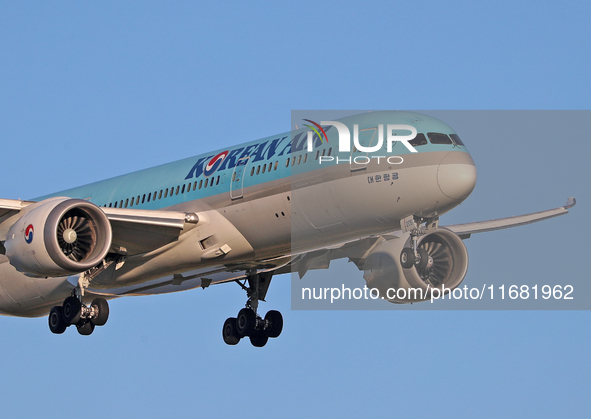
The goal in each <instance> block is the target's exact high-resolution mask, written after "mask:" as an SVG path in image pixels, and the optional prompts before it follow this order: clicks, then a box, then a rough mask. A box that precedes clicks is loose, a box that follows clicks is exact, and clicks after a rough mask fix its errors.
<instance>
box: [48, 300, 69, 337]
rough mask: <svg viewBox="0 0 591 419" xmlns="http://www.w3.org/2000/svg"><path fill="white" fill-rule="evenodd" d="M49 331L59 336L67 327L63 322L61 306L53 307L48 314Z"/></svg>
mask: <svg viewBox="0 0 591 419" xmlns="http://www.w3.org/2000/svg"><path fill="white" fill-rule="evenodd" d="M48 321H49V330H51V332H52V333H55V334H56V335H61V334H62V333H64V332H65V331H66V329H67V328H68V325H67V324H66V322H65V321H64V316H63V308H62V307H61V306H55V307H53V308H52V309H51V311H50V312H49V318H48Z"/></svg>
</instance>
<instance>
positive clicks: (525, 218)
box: [276, 197, 577, 278]
mask: <svg viewBox="0 0 591 419" xmlns="http://www.w3.org/2000/svg"><path fill="white" fill-rule="evenodd" d="M576 203H577V201H576V199H575V198H572V197H571V198H568V200H567V202H566V204H565V205H564V206H562V207H558V208H554V209H549V210H545V211H539V212H534V213H531V214H524V215H517V216H514V217H506V218H499V219H496V220H488V221H476V222H472V223H466V224H455V225H453V224H452V225H447V226H443V227H445V228H446V229H448V230H451V231H452V232H454V233H455V234H457V235H458V236H459V237H460V238H461V239H463V240H464V239H468V238H469V237H470V236H471V235H472V234H475V233H484V232H486V231H494V230H502V229H504V228H510V227H517V226H522V225H526V224H531V223H535V222H538V221H543V220H547V219H549V218H553V217H558V216H560V215H564V214H568V210H569V209H570V208H572V207H574V206H575V205H576ZM399 236H400V231H397V232H392V233H390V234H383V235H379V236H369V237H365V238H363V239H359V240H355V241H352V242H347V243H340V244H337V245H334V246H331V247H330V248H324V249H316V250H313V251H311V252H308V253H304V254H301V255H297V256H296V257H294V259H293V260H292V262H291V263H290V264H289V265H288V266H284V267H282V268H281V269H280V270H279V271H278V272H276V273H289V272H298V274H299V277H300V278H303V277H304V275H305V274H306V272H308V271H309V270H313V269H328V267H329V266H330V262H331V261H332V260H335V259H341V258H345V257H346V258H348V259H349V261H350V262H353V263H354V264H355V265H356V266H357V267H358V268H359V269H361V266H362V265H363V261H364V260H365V258H366V256H367V255H368V254H369V253H370V252H371V251H372V250H373V249H374V248H375V247H376V246H377V245H378V244H380V243H381V242H383V241H384V240H391V239H397V238H399Z"/></svg>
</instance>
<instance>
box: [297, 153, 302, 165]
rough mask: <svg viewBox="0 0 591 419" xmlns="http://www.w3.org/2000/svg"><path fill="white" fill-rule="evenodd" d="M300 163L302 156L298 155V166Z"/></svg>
mask: <svg viewBox="0 0 591 419" xmlns="http://www.w3.org/2000/svg"><path fill="white" fill-rule="evenodd" d="M301 162H302V155H301V154H300V155H299V156H298V164H300V163H301Z"/></svg>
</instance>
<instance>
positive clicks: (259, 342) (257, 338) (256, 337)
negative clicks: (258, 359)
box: [249, 330, 269, 348]
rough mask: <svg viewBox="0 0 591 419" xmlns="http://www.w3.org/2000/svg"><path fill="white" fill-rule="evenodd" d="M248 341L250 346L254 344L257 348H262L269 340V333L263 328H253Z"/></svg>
mask: <svg viewBox="0 0 591 419" xmlns="http://www.w3.org/2000/svg"><path fill="white" fill-rule="evenodd" d="M249 339H250V343H251V344H252V346H256V347H257V348H262V347H263V346H265V345H266V344H267V341H268V340H269V335H267V333H266V332H265V331H264V330H255V331H254V332H253V333H252V334H251V335H250V336H249Z"/></svg>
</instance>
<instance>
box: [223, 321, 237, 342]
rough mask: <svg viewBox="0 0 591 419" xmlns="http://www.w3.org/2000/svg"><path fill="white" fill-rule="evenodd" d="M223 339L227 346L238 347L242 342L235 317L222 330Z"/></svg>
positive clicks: (226, 322)
mask: <svg viewBox="0 0 591 419" xmlns="http://www.w3.org/2000/svg"><path fill="white" fill-rule="evenodd" d="M222 337H223V338H224V342H226V344H227V345H236V344H237V343H238V342H240V336H239V335H238V330H236V318H235V317H230V318H229V319H226V321H225V322H224V327H223V328H222Z"/></svg>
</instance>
